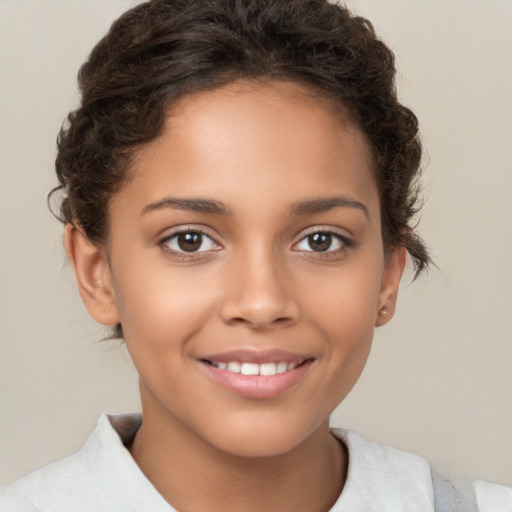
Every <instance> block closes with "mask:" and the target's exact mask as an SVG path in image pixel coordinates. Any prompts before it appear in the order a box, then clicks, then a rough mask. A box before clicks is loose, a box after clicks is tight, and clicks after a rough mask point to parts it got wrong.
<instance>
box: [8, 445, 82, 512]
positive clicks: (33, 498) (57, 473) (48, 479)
mask: <svg viewBox="0 0 512 512" xmlns="http://www.w3.org/2000/svg"><path fill="white" fill-rule="evenodd" d="M78 482H81V483H82V487H81V490H80V492H82V493H84V494H88V493H90V489H88V487H89V485H88V484H89V479H88V468H87V460H86V458H85V457H84V456H83V453H82V452H81V451H80V452H77V453H76V454H74V455H71V456H69V457H66V458H65V459H62V460H59V461H57V462H54V463H52V464H49V465H48V466H45V467H43V468H41V469H38V470H36V471H33V472H32V473H29V474H28V475H26V476H24V477H22V478H20V479H19V480H16V481H14V482H13V483H11V484H9V485H7V486H6V487H4V488H2V489H1V490H0V512H18V511H19V512H21V511H23V512H35V511H37V512H40V511H41V512H42V511H46V510H55V511H56V512H58V511H60V510H63V509H62V507H61V506H60V504H61V503H62V504H64V502H65V497H66V496H67V495H70V494H72V493H74V492H76V491H77V489H76V487H77V485H78Z"/></svg>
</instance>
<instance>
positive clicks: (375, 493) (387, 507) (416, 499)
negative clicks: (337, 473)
mask: <svg viewBox="0 0 512 512" xmlns="http://www.w3.org/2000/svg"><path fill="white" fill-rule="evenodd" d="M141 422H142V417H141V415H140V414H118V415H107V414H103V415H102V416H101V417H100V419H99V420H98V424H97V426H96V429H95V430H94V431H93V432H92V434H91V435H90V436H89V438H88V439H87V441H86V443H85V444H84V446H83V447H82V448H81V449H80V450H79V451H78V452H76V453H75V454H73V455H71V456H69V457H66V458H65V459H62V460H60V461H57V462H54V463H53V464H50V465H48V466H45V467H43V468H41V469H39V470H36V471H34V472H32V473H30V474H28V475H26V476H24V477H23V478H20V479H19V480H16V481H15V482H13V483H12V484H10V485H8V486H6V487H4V488H3V489H2V490H0V512H145V511H148V512H176V510H175V509H174V508H173V507H172V506H171V505H170V504H169V503H168V502H167V501H165V500H164V498H163V497H162V496H161V495H160V494H159V492H158V491H157V490H156V489H155V488H154V487H153V485H152V484H151V482H150V481H149V480H148V479H147V478H146V476H145V475H144V474H143V473H142V471H141V470H140V469H139V467H138V466H137V464H136V463H135V461H134V460H133V458H132V456H131V455H130V453H129V451H128V450H127V449H126V448H125V444H129V443H130V442H131V440H132V439H133V437H134V435H135V433H136V432H137V430H138V428H139V427H140V425H141ZM333 433H334V435H335V436H337V437H338V438H339V439H341V440H342V441H343V442H344V443H345V444H346V446H347V449H348V453H349V467H348V475H347V481H346V483H345V486H344V488H343V492H342V493H341V495H340V497H339V498H338V500H337V501H336V503H335V504H334V506H333V507H332V509H331V512H388V511H389V512H420V511H421V512H434V496H433V489H432V477H431V472H430V466H429V464H428V462H427V461H426V460H425V459H423V458H421V457H419V456H417V455H413V454H410V453H406V452H402V451H400V450H395V449H393V448H390V447H387V446H383V445H379V444H377V443H371V442H368V441H366V440H364V439H363V438H362V437H361V436H360V435H358V434H356V433H355V432H351V431H347V430H342V429H334V430H333ZM475 489H476V491H477V499H478V504H479V508H480V512H512V489H510V488H508V487H504V486H498V485H493V484H486V483H484V482H477V483H476V484H475ZM489 507H492V508H489Z"/></svg>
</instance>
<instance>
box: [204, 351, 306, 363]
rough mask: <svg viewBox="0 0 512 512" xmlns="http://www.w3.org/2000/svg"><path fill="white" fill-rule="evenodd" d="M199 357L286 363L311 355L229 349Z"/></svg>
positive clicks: (222, 361)
mask: <svg viewBox="0 0 512 512" xmlns="http://www.w3.org/2000/svg"><path fill="white" fill-rule="evenodd" d="M199 359H201V360H204V361H210V362H212V363H228V362H230V361H240V362H244V363H256V364H264V363H280V362H283V361H286V362H287V363H297V364H300V363H303V362H304V361H306V360H308V359H312V357H311V356H308V355H306V354H298V353H296V352H290V351H288V350H278V349H272V350H248V349H239V350H230V351H228V352H222V353H219V354H211V355H205V356H202V357H200V358H199Z"/></svg>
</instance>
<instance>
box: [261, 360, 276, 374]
mask: <svg viewBox="0 0 512 512" xmlns="http://www.w3.org/2000/svg"><path fill="white" fill-rule="evenodd" d="M276 373H277V367H276V363H264V364H260V375H275V374H276Z"/></svg>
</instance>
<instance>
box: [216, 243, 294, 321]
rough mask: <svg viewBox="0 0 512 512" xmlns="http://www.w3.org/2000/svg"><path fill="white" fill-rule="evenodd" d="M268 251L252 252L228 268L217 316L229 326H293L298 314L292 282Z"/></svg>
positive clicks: (287, 273)
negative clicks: (219, 312) (223, 293)
mask: <svg viewBox="0 0 512 512" xmlns="http://www.w3.org/2000/svg"><path fill="white" fill-rule="evenodd" d="M270 252H271V251H267V253H264V251H263V250H261V249H260V250H259V251H254V252H252V253H251V254H246V255H245V257H243V256H241V257H240V259H239V261H237V262H236V264H235V265H230V269H229V277H228V279H227V281H228V283H227V286H226V293H225V295H224V298H223V302H222V307H221V315H222V319H223V320H224V322H226V323H228V324H230V325H245V326H246V327H248V328H251V329H254V330H268V329H274V328H278V327H283V326H288V325H292V324H294V323H295V322H296V321H297V319H298V317H299V313H300V308H299V304H298V302H297V298H296V297H295V296H294V293H293V283H292V280H291V279H290V275H289V272H286V271H285V268H284V265H283V264H282V263H281V264H280V263H279V262H278V261H277V258H274V257H273V256H272V255H271V254H269V253H270Z"/></svg>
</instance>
